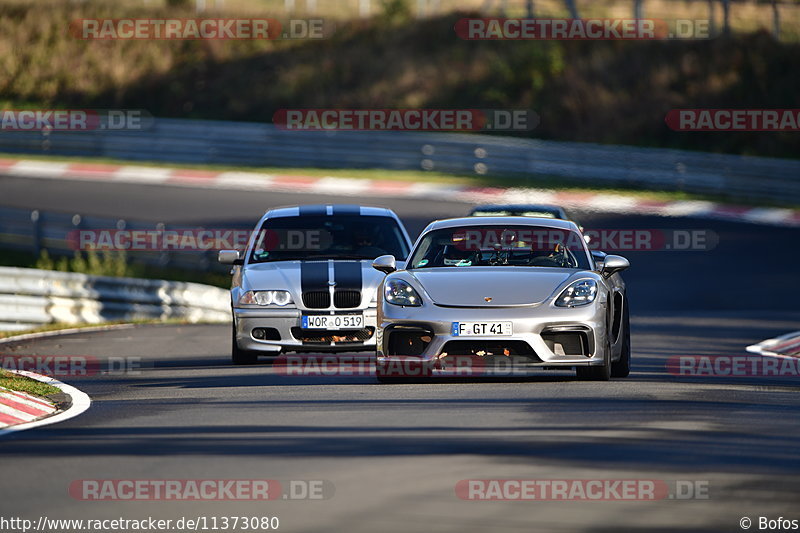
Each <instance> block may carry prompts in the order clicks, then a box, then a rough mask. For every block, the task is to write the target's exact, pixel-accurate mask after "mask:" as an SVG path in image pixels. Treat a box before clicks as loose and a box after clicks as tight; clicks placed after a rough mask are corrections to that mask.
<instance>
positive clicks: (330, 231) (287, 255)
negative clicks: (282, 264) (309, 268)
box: [250, 215, 408, 263]
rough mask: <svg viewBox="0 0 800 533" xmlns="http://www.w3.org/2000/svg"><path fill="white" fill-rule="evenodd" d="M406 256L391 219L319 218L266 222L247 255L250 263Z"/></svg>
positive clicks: (400, 237) (372, 217) (283, 219)
mask: <svg viewBox="0 0 800 533" xmlns="http://www.w3.org/2000/svg"><path fill="white" fill-rule="evenodd" d="M385 254H392V255H394V256H395V257H398V258H405V257H406V256H407V255H408V248H407V245H406V241H405V237H404V236H403V232H402V230H401V229H400V226H399V225H398V223H397V222H396V221H395V220H394V219H393V218H391V217H386V216H369V215H320V216H300V217H275V218H268V219H267V220H266V221H264V224H263V225H262V226H261V231H259V233H258V235H257V239H256V242H255V246H253V250H252V252H251V254H250V262H251V263H264V262H271V261H292V260H300V261H302V260H306V259H375V258H376V257H378V256H379V255H385Z"/></svg>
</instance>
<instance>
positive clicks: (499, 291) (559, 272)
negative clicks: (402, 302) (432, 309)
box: [408, 267, 576, 307]
mask: <svg viewBox="0 0 800 533" xmlns="http://www.w3.org/2000/svg"><path fill="white" fill-rule="evenodd" d="M408 272H409V274H410V275H411V277H413V278H414V279H415V280H416V281H417V282H418V283H419V284H420V285H421V286H422V288H423V289H424V290H425V292H427V294H428V296H430V298H431V299H432V300H433V303H435V304H436V305H442V306H450V307H505V306H523V305H536V304H540V303H542V302H544V301H545V300H547V298H549V297H550V296H551V295H552V294H553V292H554V291H555V290H556V289H557V288H558V287H559V286H560V285H561V284H562V283H564V282H565V281H567V280H568V279H569V278H570V277H572V276H573V275H575V273H576V272H575V271H574V270H571V269H562V268H536V267H522V268H517V267H511V268H504V267H469V268H459V267H453V268H446V267H445V268H435V269H414V270H410V271H408Z"/></svg>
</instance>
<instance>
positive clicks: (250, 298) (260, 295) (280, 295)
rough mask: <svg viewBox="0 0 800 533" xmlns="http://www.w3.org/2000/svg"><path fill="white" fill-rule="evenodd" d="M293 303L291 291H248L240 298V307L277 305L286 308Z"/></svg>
mask: <svg viewBox="0 0 800 533" xmlns="http://www.w3.org/2000/svg"><path fill="white" fill-rule="evenodd" d="M290 303H292V295H291V294H289V291H247V292H245V293H243V294H242V295H241V296H240V297H239V304H240V305H262V306H266V305H277V306H279V307H284V306H286V305H289V304H290Z"/></svg>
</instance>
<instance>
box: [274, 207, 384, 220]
mask: <svg viewBox="0 0 800 533" xmlns="http://www.w3.org/2000/svg"><path fill="white" fill-rule="evenodd" d="M314 215H361V216H373V217H375V216H377V217H395V214H394V212H393V211H392V210H391V209H387V208H385V207H371V206H364V205H354V204H310V205H292V206H284V207H276V208H274V209H270V210H269V211H267V212H266V216H268V217H269V218H274V217H297V216H314Z"/></svg>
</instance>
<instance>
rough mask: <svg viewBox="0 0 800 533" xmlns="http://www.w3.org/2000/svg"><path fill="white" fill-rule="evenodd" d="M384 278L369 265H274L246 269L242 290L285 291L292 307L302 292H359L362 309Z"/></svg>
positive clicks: (357, 262)
mask: <svg viewBox="0 0 800 533" xmlns="http://www.w3.org/2000/svg"><path fill="white" fill-rule="evenodd" d="M383 277H384V275H383V274H382V273H380V272H378V271H377V270H375V269H374V268H372V261H276V262H274V263H256V264H250V265H247V267H246V268H245V270H244V274H243V277H242V290H245V291H248V290H286V291H289V292H290V293H291V295H292V299H293V300H294V302H295V305H297V306H298V307H302V306H303V304H302V302H303V299H302V295H303V293H304V292H311V291H327V290H328V288H329V287H330V286H333V287H334V288H335V289H336V290H337V291H338V290H358V291H361V293H362V294H361V297H362V300H361V301H362V305H361V306H362V307H366V306H367V305H368V304H369V303H370V302H371V301H372V300H373V296H374V295H375V293H376V292H377V290H378V285H379V284H380V283H381V281H382V280H383Z"/></svg>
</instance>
